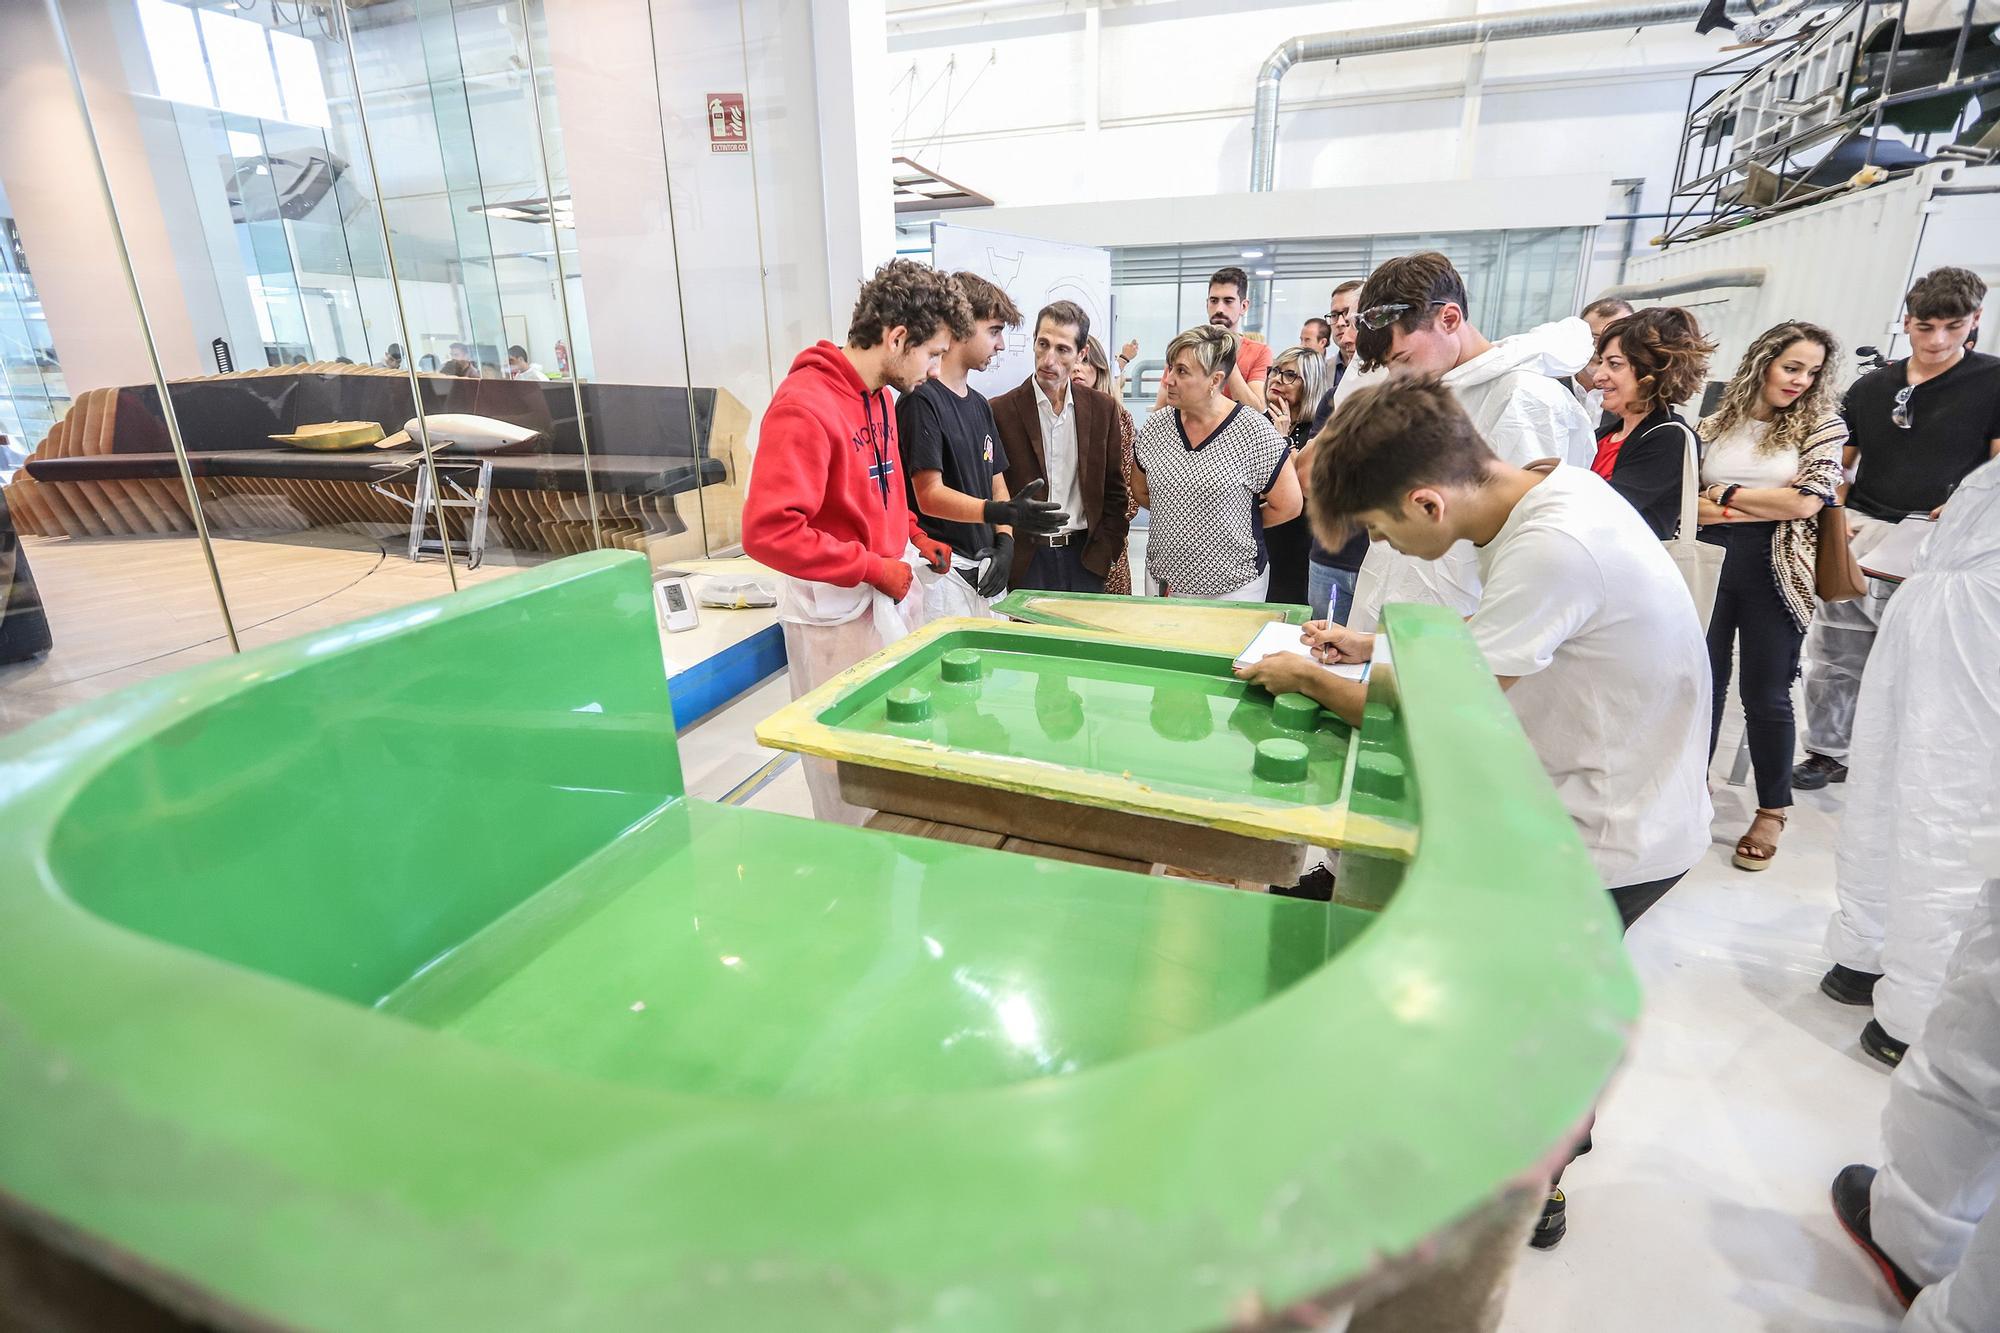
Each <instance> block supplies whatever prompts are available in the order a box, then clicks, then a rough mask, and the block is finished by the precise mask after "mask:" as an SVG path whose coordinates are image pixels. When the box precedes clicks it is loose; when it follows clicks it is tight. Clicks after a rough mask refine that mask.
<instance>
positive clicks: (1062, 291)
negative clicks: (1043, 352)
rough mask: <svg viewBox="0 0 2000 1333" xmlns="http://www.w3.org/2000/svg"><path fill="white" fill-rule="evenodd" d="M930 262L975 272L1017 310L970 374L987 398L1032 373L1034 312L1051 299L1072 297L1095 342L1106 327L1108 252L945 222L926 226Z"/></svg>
mask: <svg viewBox="0 0 2000 1333" xmlns="http://www.w3.org/2000/svg"><path fill="white" fill-rule="evenodd" d="M931 262H932V264H933V265H935V266H936V267H937V268H938V269H940V270H942V271H944V272H947V273H956V272H959V271H961V270H964V271H968V272H972V273H977V274H979V276H981V277H983V278H985V279H987V280H988V281H990V282H993V283H995V284H997V285H998V286H999V287H1000V288H1001V289H1002V290H1004V291H1005V292H1006V293H1007V295H1008V296H1009V297H1011V298H1012V299H1013V302H1014V304H1015V305H1016V306H1018V307H1019V308H1020V311H1021V315H1022V326H1021V327H1020V328H1018V329H1010V330H1008V333H1007V341H1006V345H1005V346H1004V347H1003V348H1002V349H1001V352H1000V355H999V356H997V357H995V358H994V360H993V364H992V365H990V366H988V367H987V368H986V369H985V370H983V371H977V372H975V373H974V374H973V376H972V387H973V388H975V389H978V390H979V391H980V392H981V393H983V394H986V395H988V396H989V397H990V396H992V395H994V394H999V393H1005V392H1006V391H1007V390H1009V389H1012V388H1014V387H1015V386H1017V385H1019V384H1020V383H1021V382H1022V381H1023V380H1025V379H1027V378H1028V376H1030V375H1031V374H1033V373H1034V369H1035V356H1034V337H1035V330H1034V328H1033V324H1034V319H1035V314H1036V312H1037V311H1039V310H1040V309H1041V308H1042V307H1043V306H1046V305H1050V304H1052V303H1053V302H1056V301H1074V302H1075V303H1076V304H1077V305H1078V306H1080V307H1082V309H1083V312H1084V313H1085V314H1086V315H1088V316H1089V317H1090V329H1091V332H1092V333H1095V334H1096V335H1097V336H1098V338H1099V339H1100V340H1102V339H1104V338H1105V337H1106V336H1108V335H1109V333H1110V331H1111V329H1110V325H1111V252H1110V251H1108V250H1102V249H1098V248H1096V247H1094V246H1088V245H1063V244H1060V243H1057V242H1054V241H1041V240H1036V239H1035V238H1033V237H1030V236H1010V235H1008V234H1006V233H1004V232H993V231H981V230H979V229H978V228H975V227H960V226H957V225H954V224H950V223H943V222H940V223H935V224H933V225H932V228H931Z"/></svg>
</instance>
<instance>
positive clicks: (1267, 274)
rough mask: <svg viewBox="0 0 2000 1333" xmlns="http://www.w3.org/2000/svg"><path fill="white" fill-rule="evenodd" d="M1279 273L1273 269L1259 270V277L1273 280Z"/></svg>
mask: <svg viewBox="0 0 2000 1333" xmlns="http://www.w3.org/2000/svg"><path fill="white" fill-rule="evenodd" d="M1277 272H1278V271H1277V270H1276V269H1272V268H1260V269H1258V270H1257V276H1258V277H1260V278H1271V277H1276V276H1277Z"/></svg>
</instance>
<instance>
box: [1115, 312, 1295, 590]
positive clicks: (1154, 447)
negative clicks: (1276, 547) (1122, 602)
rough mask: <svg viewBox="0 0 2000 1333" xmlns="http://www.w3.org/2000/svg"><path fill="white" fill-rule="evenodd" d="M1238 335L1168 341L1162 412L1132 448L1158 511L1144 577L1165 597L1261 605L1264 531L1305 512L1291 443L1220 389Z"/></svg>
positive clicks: (1142, 494) (1194, 333) (1143, 490)
mask: <svg viewBox="0 0 2000 1333" xmlns="http://www.w3.org/2000/svg"><path fill="white" fill-rule="evenodd" d="M1238 345H1239V343H1238V339H1237V336H1236V335H1235V334H1234V333H1232V332H1230V331H1229V330H1228V329H1223V328H1218V327H1216V326H1215V325H1213V324H1203V325H1199V326H1197V327H1195V328H1192V329H1189V330H1187V331H1186V332H1185V333H1182V334H1181V335H1180V336H1178V337H1176V338H1175V339H1174V340H1173V341H1172V342H1170V343H1168V344H1167V369H1166V372H1165V374H1164V376H1163V377H1162V380H1161V383H1162V386H1163V392H1164V395H1165V398H1166V406H1164V407H1162V408H1160V409H1159V410H1158V411H1157V412H1155V413H1153V415H1152V416H1150V417H1148V418H1146V424H1145V426H1144V427H1143V428H1141V429H1140V431H1139V439H1138V441H1137V443H1136V444H1135V445H1134V447H1133V460H1132V461H1133V464H1134V471H1133V474H1132V480H1133V482H1134V486H1133V489H1134V491H1135V492H1136V493H1137V495H1138V497H1139V503H1140V504H1142V505H1145V506H1147V507H1148V508H1150V509H1151V510H1152V511H1153V526H1152V531H1151V533H1150V534H1149V535H1148V537H1147V539H1146V572H1147V573H1148V574H1150V575H1152V577H1153V579H1154V581H1156V582H1157V583H1159V584H1160V585H1161V588H1162V590H1163V591H1164V593H1165V594H1166V595H1167V596H1169V597H1206V598H1218V599H1222V600H1227V601H1241V602H1257V601H1262V600H1263V599H1264V591H1265V587H1266V584H1267V583H1268V582H1269V580H1270V563H1269V558H1268V556H1267V554H1266V552H1265V549H1264V530H1265V529H1266V528H1269V527H1274V526H1276V525H1277V524H1279V523H1283V522H1285V521H1287V520H1288V519H1294V518H1297V517H1298V516H1299V511H1300V510H1301V509H1302V508H1304V506H1305V497H1304V493H1303V492H1302V491H1301V490H1300V489H1299V479H1298V474H1297V473H1296V472H1294V471H1293V469H1292V468H1291V467H1289V466H1287V464H1288V462H1289V460H1290V458H1291V453H1292V447H1291V445H1290V444H1289V443H1288V442H1287V441H1286V439H1285V437H1284V436H1282V435H1280V434H1278V432H1277V431H1276V430H1275V429H1273V428H1272V426H1271V423H1270V422H1269V421H1267V420H1265V418H1264V414H1263V413H1262V412H1259V411H1257V410H1256V409H1254V408H1250V407H1245V406H1244V405H1243V404H1242V403H1239V402H1236V401H1234V400H1233V399H1231V398H1230V397H1229V396H1228V395H1227V394H1226V393H1225V392H1224V391H1223V390H1224V386H1226V385H1227V384H1228V383H1229V380H1230V376H1232V375H1234V374H1235V373H1236V354H1237V348H1238Z"/></svg>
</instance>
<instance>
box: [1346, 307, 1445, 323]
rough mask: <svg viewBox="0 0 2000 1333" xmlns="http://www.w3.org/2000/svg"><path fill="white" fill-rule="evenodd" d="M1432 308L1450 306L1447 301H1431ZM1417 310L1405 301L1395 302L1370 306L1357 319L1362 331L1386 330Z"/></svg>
mask: <svg viewBox="0 0 2000 1333" xmlns="http://www.w3.org/2000/svg"><path fill="white" fill-rule="evenodd" d="M1430 304H1431V305H1433V306H1440V305H1450V304H1451V302H1449V301H1432V302H1431V303H1430ZM1415 309H1417V307H1416V306H1413V305H1411V304H1410V303H1409V302H1407V301H1397V302H1394V303H1392V304H1390V305H1372V306H1369V307H1368V308H1367V309H1366V310H1364V311H1362V312H1361V313H1360V315H1358V316H1357V317H1356V318H1358V319H1359V320H1360V321H1361V327H1362V328H1364V329H1386V328H1388V327H1389V326H1390V325H1391V324H1394V323H1395V322H1396V321H1397V320H1399V319H1401V318H1402V317H1403V316H1404V315H1405V314H1407V313H1409V312H1410V311H1412V310H1415Z"/></svg>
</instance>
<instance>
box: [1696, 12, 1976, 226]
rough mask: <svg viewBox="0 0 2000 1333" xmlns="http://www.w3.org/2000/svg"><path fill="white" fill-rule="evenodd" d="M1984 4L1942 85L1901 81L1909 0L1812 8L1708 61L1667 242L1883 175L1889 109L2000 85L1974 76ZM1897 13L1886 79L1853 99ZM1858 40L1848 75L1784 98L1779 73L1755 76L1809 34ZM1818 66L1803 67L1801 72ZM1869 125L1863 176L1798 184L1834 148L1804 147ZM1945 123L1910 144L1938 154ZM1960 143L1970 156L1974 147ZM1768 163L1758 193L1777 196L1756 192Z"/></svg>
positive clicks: (1969, 18) (1968, 16) (1965, 30)
mask: <svg viewBox="0 0 2000 1333" xmlns="http://www.w3.org/2000/svg"><path fill="white" fill-rule="evenodd" d="M1977 8H1978V7H1977V5H1975V4H1973V3H1970V2H1969V0H1968V3H1967V4H1966V6H1965V13H1964V15H1963V17H1962V18H1961V19H1960V22H1959V28H1958V35H1957V40H1956V42H1955V43H1954V46H1953V53H1952V61H1951V67H1950V72H1949V74H1948V76H1947V77H1946V79H1945V80H1944V81H1943V82H1941V83H1926V84H1923V85H1920V86H1916V87H1909V88H1903V89H1900V90H1898V89H1897V88H1895V87H1894V83H1895V79H1896V63H1897V57H1898V56H1900V55H1901V53H1902V50H1903V38H1904V35H1905V32H1906V28H1907V20H1908V16H1909V0H1855V3H1853V4H1850V5H1849V6H1847V7H1846V8H1845V9H1843V10H1842V11H1841V12H1840V13H1839V14H1838V15H1836V16H1835V17H1833V18H1832V19H1831V20H1826V21H1822V20H1821V19H1820V18H1819V17H1818V16H1816V15H1802V16H1801V22H1802V23H1803V24H1804V26H1802V27H1801V28H1800V29H1799V30H1798V31H1796V32H1794V33H1792V34H1790V35H1788V36H1784V37H1779V38H1775V39H1773V40H1771V41H1769V42H1760V43H1757V44H1756V45H1755V46H1753V47H1752V48H1751V49H1749V50H1747V51H1743V52H1739V53H1737V54H1735V55H1732V56H1730V57H1728V58H1727V59H1725V60H1721V61H1718V62H1717V63H1715V64H1713V65H1710V66H1709V67H1707V68H1706V69H1703V70H1701V71H1700V72H1699V73H1697V74H1696V75H1695V76H1694V78H1693V79H1692V80H1691V81H1690V83H1689V87H1688V109H1687V114H1686V117H1685V120H1684V122H1683V126H1684V128H1683V130H1682V135H1681V144H1680V149H1679V152H1678V154H1677V157H1676V161H1675V167H1674V180H1675V185H1674V191H1673V194H1672V196H1671V197H1670V199H1669V201H1668V205H1667V225H1666V227H1665V228H1664V233H1663V235H1662V237H1661V241H1660V244H1662V245H1672V244H1674V243H1676V242H1681V241H1689V240H1695V239H1698V238H1700V237H1702V236H1705V235H1710V234H1713V233H1715V232H1717V231H1721V230H1726V229H1728V228H1732V227H1737V226H1741V225H1743V224H1744V223H1746V222H1751V221H1755V220H1757V219H1759V218H1763V217H1769V216H1772V215H1775V214H1777V213H1782V212H1787V211H1790V210H1791V209H1794V208H1799V207H1802V206H1804V205H1806V204H1809V203H1813V202H1816V201H1818V200H1820V199H1824V198H1828V197H1830V196H1832V195H1836V194H1841V193H1844V192H1846V191H1848V190H1851V189H1855V188H1863V187H1865V186H1866V185H1868V184H1872V183H1875V180H1874V179H1873V177H1874V172H1873V170H1872V169H1873V168H1875V166H1876V162H1875V154H1876V148H1877V147H1878V145H1879V143H1880V141H1881V131H1882V126H1883V123H1884V121H1885V119H1886V117H1887V116H1888V114H1889V112H1890V111H1892V110H1893V109H1895V108H1896V107H1899V106H1905V105H1908V104H1910V103H1913V102H1919V101H1924V100H1928V99H1931V98H1935V97H1937V96H1939V95H1940V94H1944V93H1957V94H1960V95H1962V96H1963V97H1964V98H1966V99H1967V100H1970V99H1972V98H1973V97H1975V96H1977V95H1978V94H1979V93H1981V92H1983V91H1984V90H1986V89H1988V88H1994V87H2000V69H1996V70H1989V71H1986V72H1984V73H1980V74H1976V75H1973V76H1972V77H1969V78H1968V77H1965V76H1964V67H1965V56H1966V52H1967V50H1968V48H1969V45H1970V39H1971V35H1972V31H1973V29H1974V28H1975V27H1977V26H1979V25H1978V24H1976V23H1975V22H1974V20H1975V18H1976V16H1977ZM1892 14H1893V20H1894V27H1893V29H1892V32H1891V37H1890V44H1889V49H1888V51H1887V53H1886V56H1887V58H1886V60H1885V61H1884V63H1883V67H1882V77H1881V86H1880V87H1879V88H1876V89H1875V90H1874V95H1873V96H1871V97H1867V98H1865V99H1863V100H1860V101H1858V102H1857V101H1853V98H1854V95H1855V93H1856V91H1857V90H1865V89H1866V88H1867V85H1868V81H1869V74H1868V70H1867V64H1868V62H1869V60H1870V59H1871V54H1870V52H1869V50H1868V45H1869V41H1868V38H1869V35H1870V33H1871V32H1872V31H1874V30H1875V29H1876V28H1878V27H1879V26H1880V24H1881V22H1882V21H1883V20H1884V19H1887V18H1889V17H1890V16H1891V15H1892ZM1847 38H1851V41H1849V42H1848V49H1847V54H1846V59H1845V60H1844V61H1841V62H1839V63H1838V65H1837V68H1838V70H1839V73H1838V77H1837V78H1836V79H1834V80H1833V81H1831V82H1828V83H1824V84H1822V85H1820V86H1818V87H1813V88H1808V89H1805V90H1800V89H1798V88H1797V87H1796V86H1795V84H1794V86H1793V87H1790V88H1788V89H1786V92H1787V93H1788V94H1789V95H1788V96H1786V97H1785V98H1783V99H1782V101H1780V102H1778V103H1776V104H1773V102H1772V101H1771V95H1772V94H1773V93H1774V92H1775V90H1776V86H1775V83H1774V82H1773V81H1771V80H1764V81H1761V82H1759V81H1756V79H1757V76H1758V74H1759V73H1760V72H1762V71H1764V70H1766V69H1768V68H1769V67H1770V66H1771V65H1773V64H1776V63H1778V62H1780V61H1785V60H1788V59H1795V58H1796V57H1797V56H1798V54H1799V49H1800V47H1801V46H1802V44H1814V43H1820V42H1828V43H1831V44H1834V45H1838V44H1839V43H1840V42H1841V41H1843V40H1844V39H1847ZM1809 68H1810V66H1807V67H1806V68H1802V69H1801V70H1799V71H1797V72H1795V73H1794V74H1793V78H1794V80H1795V81H1796V78H1797V77H1798V76H1799V75H1800V74H1803V73H1805V72H1806V69H1809ZM1717 79H1726V80H1728V83H1727V86H1726V87H1724V88H1722V89H1720V90H1717V91H1713V92H1711V93H1709V95H1708V96H1707V97H1706V98H1705V99H1702V100H1701V101H1700V104H1699V106H1698V107H1697V99H1698V98H1701V95H1702V91H1703V88H1704V86H1705V85H1706V86H1708V87H1711V88H1712V87H1713V82H1714V81H1715V80H1717ZM1752 94H1754V95H1757V96H1760V97H1763V98H1764V99H1765V100H1764V101H1762V102H1757V103H1753V102H1751V101H1750V100H1749V98H1750V96H1751V95H1752ZM1757 112H1772V113H1775V114H1773V115H1770V116H1758V115H1755V114H1754V113H1757ZM1746 115H1750V116H1751V117H1752V120H1751V124H1750V126H1749V133H1748V135H1747V136H1746V135H1745V134H1744V133H1743V131H1744V128H1745V126H1744V123H1743V122H1744V117H1745V116H1746ZM1731 118H1734V120H1733V123H1732V121H1731ZM1787 125H1789V126H1791V127H1792V128H1791V129H1790V132H1789V133H1779V131H1780V130H1781V129H1782V128H1783V127H1785V126H1787ZM1864 125H1865V126H1866V127H1867V134H1866V145H1867V146H1866V150H1865V152H1864V155H1863V162H1862V166H1861V168H1860V169H1859V171H1857V172H1856V173H1855V175H1853V176H1851V177H1850V178H1849V179H1847V180H1844V181H1840V182H1837V183H1835V184H1832V185H1825V186H1820V187H1818V188H1815V189H1808V190H1801V189H1799V188H1798V187H1799V184H1800V182H1802V181H1803V180H1804V179H1805V178H1806V176H1807V175H1808V174H1809V173H1810V172H1811V171H1812V170H1813V169H1814V168H1815V167H1817V166H1818V165H1819V163H1820V160H1821V156H1823V155H1820V156H1815V157H1813V158H1811V159H1810V160H1807V159H1806V158H1805V157H1804V154H1806V153H1808V152H1809V151H1810V150H1812V149H1813V148H1815V147H1817V146H1819V145H1821V144H1825V143H1828V142H1836V143H1837V142H1839V141H1840V140H1843V139H1845V138H1846V137H1847V136H1848V135H1849V134H1851V133H1852V132H1853V131H1855V130H1857V129H1859V128H1861V127H1863V126H1864ZM1935 133H1936V132H1925V133H1921V134H1917V135H1914V136H1912V138H1911V144H1910V146H1911V147H1912V148H1914V149H1915V150H1916V151H1918V152H1923V153H1926V154H1928V153H1929V150H1930V142H1931V140H1932V139H1933V138H1934V137H1935ZM1774 135H1775V136H1776V137H1773V136H1774ZM1746 137H1747V139H1748V141H1749V142H1748V143H1747V144H1746V143H1745V139H1746ZM1959 151H1960V155H1965V154H1966V152H1967V150H1964V149H1961V150H1959ZM1759 173H1762V175H1763V177H1764V178H1765V184H1766V186H1767V188H1766V189H1764V190H1762V191H1757V192H1755V193H1756V194H1760V195H1768V198H1760V197H1753V191H1752V189H1751V186H1752V184H1753V182H1754V181H1756V180H1757V178H1758V175H1759ZM1881 179H1887V176H1886V175H1884V176H1883V177H1881Z"/></svg>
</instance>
